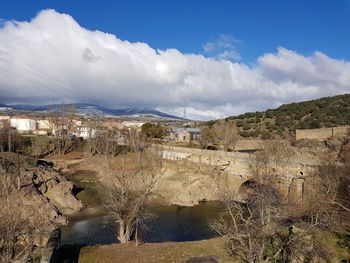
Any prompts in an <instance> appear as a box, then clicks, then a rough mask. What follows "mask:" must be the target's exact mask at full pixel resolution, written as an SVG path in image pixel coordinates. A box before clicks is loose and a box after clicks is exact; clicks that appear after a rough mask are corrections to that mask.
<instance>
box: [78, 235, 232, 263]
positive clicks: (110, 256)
mask: <svg viewBox="0 0 350 263" xmlns="http://www.w3.org/2000/svg"><path fill="white" fill-rule="evenodd" d="M224 246H225V240H224V239H223V238H213V239H209V240H203V241H193V242H164V243H147V244H143V245H140V246H135V243H128V244H113V245H104V246H95V247H86V248H83V249H82V250H81V251H80V256H79V262H81V263H97V262H104V263H109V262H115V263H125V262H128V263H133V262H138V263H143V262H144V263H146V262H147V263H148V262H159V263H160V262H161V263H164V262H169V263H171V262H174V263H175V262H176V263H177V262H186V261H188V260H190V259H194V258H212V259H216V261H217V262H234V261H232V258H230V256H229V255H228V254H227V252H226V251H225V247H224ZM194 262H200V261H194ZM203 262H206V261H203ZM208 262H215V261H208Z"/></svg>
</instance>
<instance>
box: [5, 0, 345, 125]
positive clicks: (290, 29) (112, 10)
mask: <svg viewBox="0 0 350 263" xmlns="http://www.w3.org/2000/svg"><path fill="white" fill-rule="evenodd" d="M349 25H350V1H345V0H337V1H330V0H329V1H326V0H318V1H316V0H315V1H311V0H310V1H307V0H303V1H301V0H294V1H287V0H274V1H272V0H270V1H268V0H266V1H260V0H256V1H252V0H236V1H229V0H227V1H224V0H222V1H214V0H213V1H208V0H196V1H195V0H192V1H189V0H187V1H184V0H177V1H170V0H163V1H160V0H148V1H146V0H144V1H142V0H140V1H135V0H128V1H103V0H100V1H78V0H75V1H71V0H60V1H57V0H55V1H54V0H52V1H30V0H26V1H15V0H14V1H3V2H2V3H1V9H0V102H2V103H8V104H11V103H28V104H49V103H60V102H92V103H98V104H101V105H105V106H110V107H115V108H119V107H129V106H148V107H153V108H156V109H158V110H162V111H164V112H167V113H170V114H176V115H181V114H182V112H183V109H184V108H186V112H187V114H188V117H189V118H193V119H203V120H205V119H215V118H222V117H225V116H230V115H236V114H240V113H244V112H247V111H257V110H265V109H267V108H274V107H277V106H279V105H281V104H284V103H290V102H298V101H303V100H309V99H316V98H320V97H324V96H332V95H338V94H344V93H350V48H349V47H350V26H349Z"/></svg>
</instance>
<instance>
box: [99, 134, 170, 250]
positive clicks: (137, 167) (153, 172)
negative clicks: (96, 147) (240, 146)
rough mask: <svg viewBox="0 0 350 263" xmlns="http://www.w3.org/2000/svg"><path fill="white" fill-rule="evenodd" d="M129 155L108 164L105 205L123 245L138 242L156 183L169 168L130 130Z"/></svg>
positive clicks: (110, 157)
mask: <svg viewBox="0 0 350 263" xmlns="http://www.w3.org/2000/svg"><path fill="white" fill-rule="evenodd" d="M128 145H129V150H130V151H129V152H124V153H121V154H119V155H118V156H116V157H113V156H109V157H108V161H107V162H106V171H107V172H106V178H105V179H106V193H107V195H106V205H105V207H106V208H107V210H108V211H110V212H111V213H112V214H114V215H115V216H116V219H117V222H118V225H119V229H118V233H117V238H118V240H119V241H120V242H121V243H126V242H128V241H130V240H131V239H133V238H134V239H135V240H136V241H137V243H138V240H139V238H138V228H139V226H140V224H142V223H143V222H144V220H145V219H146V218H147V217H148V216H149V215H150V214H149V212H148V211H147V207H148V203H149V201H150V199H151V197H152V196H153V191H154V188H155V186H156V183H157V182H158V180H159V179H160V178H161V176H162V175H163V174H164V171H165V169H166V167H165V165H164V162H163V160H162V158H161V156H160V155H159V154H158V150H154V149H153V150H150V149H149V148H148V146H149V145H148V144H147V142H146V141H145V140H144V138H143V137H142V135H141V134H140V133H137V132H135V131H133V130H131V131H130V134H129V139H128Z"/></svg>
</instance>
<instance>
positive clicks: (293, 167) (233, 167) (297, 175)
mask: <svg viewBox="0 0 350 263" xmlns="http://www.w3.org/2000/svg"><path fill="white" fill-rule="evenodd" d="M162 156H163V158H165V159H168V160H174V161H183V160H186V161H188V162H194V163H197V164H204V165H210V166H217V167H221V169H224V170H225V172H227V173H228V175H229V177H230V184H232V187H233V188H234V189H235V191H236V193H237V194H240V193H242V194H244V192H245V191H246V189H247V187H249V184H250V183H251V182H252V181H251V174H250V164H251V162H252V158H253V153H245V152H224V151H210V150H203V149H194V148H184V147H171V146H165V147H164V148H163V153H162ZM314 165H315V162H314V161H313V160H305V159H302V158H301V157H299V158H298V157H294V158H293V159H291V160H290V161H289V164H288V166H286V168H285V180H284V181H283V182H281V186H282V189H283V192H284V193H286V195H288V196H290V195H292V196H294V197H293V198H298V199H301V198H302V195H303V189H304V181H305V177H306V175H307V174H309V173H310V169H311V168H312V166H314Z"/></svg>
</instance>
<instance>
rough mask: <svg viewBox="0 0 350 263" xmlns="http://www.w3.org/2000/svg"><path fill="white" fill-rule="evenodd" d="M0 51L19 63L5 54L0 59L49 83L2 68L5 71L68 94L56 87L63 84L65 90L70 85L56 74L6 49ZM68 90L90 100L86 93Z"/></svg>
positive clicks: (62, 93)
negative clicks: (21, 59) (38, 67)
mask: <svg viewBox="0 0 350 263" xmlns="http://www.w3.org/2000/svg"><path fill="white" fill-rule="evenodd" d="M0 52H2V53H4V54H5V55H7V56H8V57H12V58H13V59H15V61H16V62H17V63H16V62H14V61H11V60H9V59H7V58H5V57H3V56H1V57H0V59H2V60H3V61H5V62H7V63H10V64H12V65H14V66H15V67H17V69H19V70H22V71H24V72H26V73H28V74H30V75H32V76H34V77H35V78H36V79H39V80H41V81H44V82H46V83H47V84H49V85H48V86H45V87H44V86H43V85H42V84H41V83H40V82H38V81H35V80H32V79H28V78H25V77H23V76H22V75H19V74H17V73H14V72H10V71H8V70H4V69H2V70H3V71H6V72H7V73H10V74H12V75H16V76H17V77H21V78H22V79H25V80H27V81H30V82H32V83H34V84H37V85H39V86H41V87H43V88H44V89H45V90H47V89H49V90H51V91H52V92H53V93H61V95H63V96H66V93H64V92H63V91H62V90H60V89H57V88H56V87H57V86H61V87H63V88H64V89H65V90H67V88H69V86H68V85H67V84H66V83H65V82H63V81H61V80H59V79H58V78H56V77H54V76H52V75H50V74H48V73H45V72H43V71H41V70H39V69H37V68H36V67H34V66H32V65H30V64H28V63H26V62H23V61H20V60H19V59H17V58H16V57H15V56H13V55H11V54H9V53H8V52H6V51H4V50H0ZM18 62H20V63H22V65H19V64H18ZM23 65H24V66H27V67H29V68H30V69H31V70H30V69H28V68H26V67H24V66H23ZM52 80H54V81H52ZM50 86H51V87H50ZM67 91H68V92H71V93H74V94H75V95H76V96H77V97H78V98H85V100H89V98H88V97H86V96H85V94H82V93H80V92H78V91H77V90H74V89H69V90H67Z"/></svg>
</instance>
